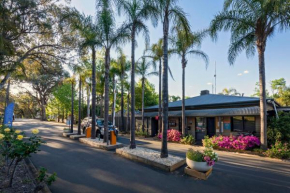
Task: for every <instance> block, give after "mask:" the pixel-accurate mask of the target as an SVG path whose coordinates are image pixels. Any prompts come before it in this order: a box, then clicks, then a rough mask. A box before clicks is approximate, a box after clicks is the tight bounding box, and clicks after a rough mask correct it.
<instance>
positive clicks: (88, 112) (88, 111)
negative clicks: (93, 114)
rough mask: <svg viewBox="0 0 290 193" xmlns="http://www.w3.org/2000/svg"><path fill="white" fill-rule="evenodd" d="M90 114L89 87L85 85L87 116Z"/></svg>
mask: <svg viewBox="0 0 290 193" xmlns="http://www.w3.org/2000/svg"><path fill="white" fill-rule="evenodd" d="M89 116H90V87H89V86H87V117H89Z"/></svg>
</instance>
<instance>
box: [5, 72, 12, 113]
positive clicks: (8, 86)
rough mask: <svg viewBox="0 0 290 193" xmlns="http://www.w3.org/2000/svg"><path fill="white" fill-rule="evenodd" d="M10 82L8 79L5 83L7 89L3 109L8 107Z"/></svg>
mask: <svg viewBox="0 0 290 193" xmlns="http://www.w3.org/2000/svg"><path fill="white" fill-rule="evenodd" d="M10 81H11V79H10V78H9V79H8V82H7V89H6V100H5V108H6V107H7V106H8V105H9V101H10V100H9V95H10Z"/></svg>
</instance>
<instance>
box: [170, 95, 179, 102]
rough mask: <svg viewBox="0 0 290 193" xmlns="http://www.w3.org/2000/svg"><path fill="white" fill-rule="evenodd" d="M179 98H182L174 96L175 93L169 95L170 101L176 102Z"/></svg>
mask: <svg viewBox="0 0 290 193" xmlns="http://www.w3.org/2000/svg"><path fill="white" fill-rule="evenodd" d="M179 100H181V98H180V96H174V95H171V96H169V102H175V101H179Z"/></svg>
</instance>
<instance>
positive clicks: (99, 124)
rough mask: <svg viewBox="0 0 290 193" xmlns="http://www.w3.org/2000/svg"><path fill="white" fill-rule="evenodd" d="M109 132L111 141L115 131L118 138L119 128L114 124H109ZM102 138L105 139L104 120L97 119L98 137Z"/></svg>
mask: <svg viewBox="0 0 290 193" xmlns="http://www.w3.org/2000/svg"><path fill="white" fill-rule="evenodd" d="M108 126H109V128H108V132H109V139H110V133H111V131H114V132H115V134H116V136H117V137H118V128H117V127H116V126H114V125H113V124H112V122H110V121H109V122H108ZM99 135H100V138H103V137H104V119H100V118H99V119H97V123H96V136H99Z"/></svg>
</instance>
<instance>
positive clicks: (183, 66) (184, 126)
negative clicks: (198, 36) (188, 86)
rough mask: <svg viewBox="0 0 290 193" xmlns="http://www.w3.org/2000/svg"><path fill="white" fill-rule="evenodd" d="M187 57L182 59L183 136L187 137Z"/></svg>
mask: <svg viewBox="0 0 290 193" xmlns="http://www.w3.org/2000/svg"><path fill="white" fill-rule="evenodd" d="M185 60H186V59H185V56H183V57H182V136H183V137H184V136H186V135H187V129H186V125H185V124H186V120H185V119H186V117H185V67H186V61H185Z"/></svg>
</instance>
